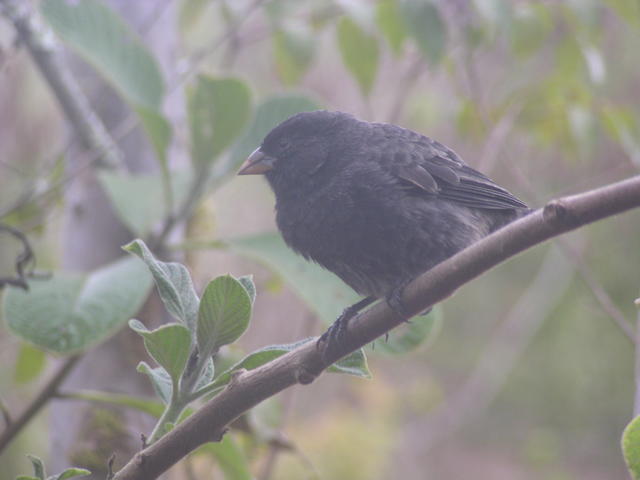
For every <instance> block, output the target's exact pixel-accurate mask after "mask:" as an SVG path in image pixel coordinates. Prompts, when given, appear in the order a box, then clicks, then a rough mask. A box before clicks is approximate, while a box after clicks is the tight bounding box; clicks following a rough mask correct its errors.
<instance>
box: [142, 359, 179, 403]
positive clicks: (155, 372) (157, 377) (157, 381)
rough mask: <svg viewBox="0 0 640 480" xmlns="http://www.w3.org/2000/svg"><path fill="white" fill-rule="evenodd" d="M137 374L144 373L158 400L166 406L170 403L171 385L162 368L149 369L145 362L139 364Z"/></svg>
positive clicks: (167, 375)
mask: <svg viewBox="0 0 640 480" xmlns="http://www.w3.org/2000/svg"><path fill="white" fill-rule="evenodd" d="M137 370H138V372H140V373H144V374H145V375H146V376H147V377H149V380H150V381H151V385H152V386H153V389H154V390H155V392H156V394H157V395H158V397H160V400H162V402H163V403H164V404H165V405H166V404H168V403H169V402H170V401H171V389H172V388H173V383H172V381H171V377H170V376H169V374H168V373H167V371H166V370H165V369H164V368H162V367H157V368H151V366H150V365H149V364H148V363H147V362H140V363H139V364H138V367H137Z"/></svg>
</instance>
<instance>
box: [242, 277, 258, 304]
mask: <svg viewBox="0 0 640 480" xmlns="http://www.w3.org/2000/svg"><path fill="white" fill-rule="evenodd" d="M238 281H239V282H240V283H241V284H242V286H243V287H244V289H245V290H246V291H247V293H248V294H249V298H250V299H251V305H253V302H255V300H256V286H255V284H254V283H253V275H243V276H242V277H240V278H238Z"/></svg>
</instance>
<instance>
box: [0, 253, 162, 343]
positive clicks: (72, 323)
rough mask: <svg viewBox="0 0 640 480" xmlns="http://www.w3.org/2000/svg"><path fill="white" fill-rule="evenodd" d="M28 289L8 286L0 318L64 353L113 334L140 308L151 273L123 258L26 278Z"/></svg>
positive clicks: (27, 336)
mask: <svg viewBox="0 0 640 480" xmlns="http://www.w3.org/2000/svg"><path fill="white" fill-rule="evenodd" d="M29 287H30V290H29V291H28V292H25V291H23V290H19V289H15V288H9V289H7V291H6V293H5V295H4V301H3V304H2V307H3V317H4V318H5V319H6V322H7V325H8V326H9V328H10V329H11V331H12V332H13V333H15V334H16V335H18V336H19V337H20V338H23V339H24V340H26V341H28V342H31V343H33V344H35V345H37V346H39V347H41V348H44V349H46V350H50V351H53V352H57V353H64V354H70V353H75V352H79V351H82V350H85V349H86V348H88V347H89V346H91V345H95V344H96V343H99V342H101V341H103V340H105V339H106V338H107V337H109V336H111V335H112V334H114V333H115V332H116V331H117V330H118V329H119V328H120V327H121V326H122V325H123V324H124V323H125V322H126V321H127V320H129V319H130V318H131V317H132V316H133V315H135V313H136V312H137V311H138V310H139V309H140V307H142V304H143V303H144V301H145V299H146V298H147V294H148V292H149V289H150V288H151V275H149V272H148V271H147V269H146V267H145V266H144V264H142V263H141V262H139V261H138V260H136V259H133V258H123V259H120V260H118V261H116V262H113V263H110V264H109V265H106V266H104V267H102V268H99V269H97V270H94V271H93V272H91V273H89V274H87V275H82V274H70V273H59V274H56V275H54V277H53V278H51V279H46V280H32V281H30V282H29Z"/></svg>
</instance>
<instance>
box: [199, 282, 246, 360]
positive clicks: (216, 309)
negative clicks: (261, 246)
mask: <svg viewBox="0 0 640 480" xmlns="http://www.w3.org/2000/svg"><path fill="white" fill-rule="evenodd" d="M250 319H251V298H250V297H249V294H248V293H247V291H246V290H245V288H244V287H243V286H242V283H240V282H239V281H238V280H236V279H235V278H233V277H232V276H230V275H225V276H221V277H218V278H216V279H214V280H212V281H211V282H209V285H207V288H205V290H204V293H203V294H202V300H201V301H200V309H199V311H198V334H197V339H198V352H199V354H200V355H201V356H209V355H211V354H213V353H215V352H217V351H218V349H219V348H220V347H221V346H223V345H227V344H229V343H232V342H234V341H236V340H237V339H238V338H240V335H242V334H243V333H244V331H245V330H246V329H247V327H248V326H249V320H250Z"/></svg>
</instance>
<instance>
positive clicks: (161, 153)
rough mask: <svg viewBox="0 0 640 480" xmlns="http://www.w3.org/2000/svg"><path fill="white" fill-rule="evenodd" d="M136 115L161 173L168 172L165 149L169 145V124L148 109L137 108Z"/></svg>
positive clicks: (163, 117)
mask: <svg viewBox="0 0 640 480" xmlns="http://www.w3.org/2000/svg"><path fill="white" fill-rule="evenodd" d="M136 113H137V114H138V117H140V122H141V123H142V126H143V128H144V131H145V133H146V134H147V137H149V140H150V141H151V146H152V147H153V150H154V151H155V153H156V156H157V158H158V162H159V163H160V165H161V166H162V169H163V171H164V170H166V171H167V172H168V166H167V148H169V143H170V142H171V133H172V132H171V124H170V123H169V121H168V120H167V119H166V117H165V116H164V115H161V114H159V113H158V112H157V111H155V110H151V109H149V108H145V107H142V106H140V107H137V108H136Z"/></svg>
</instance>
